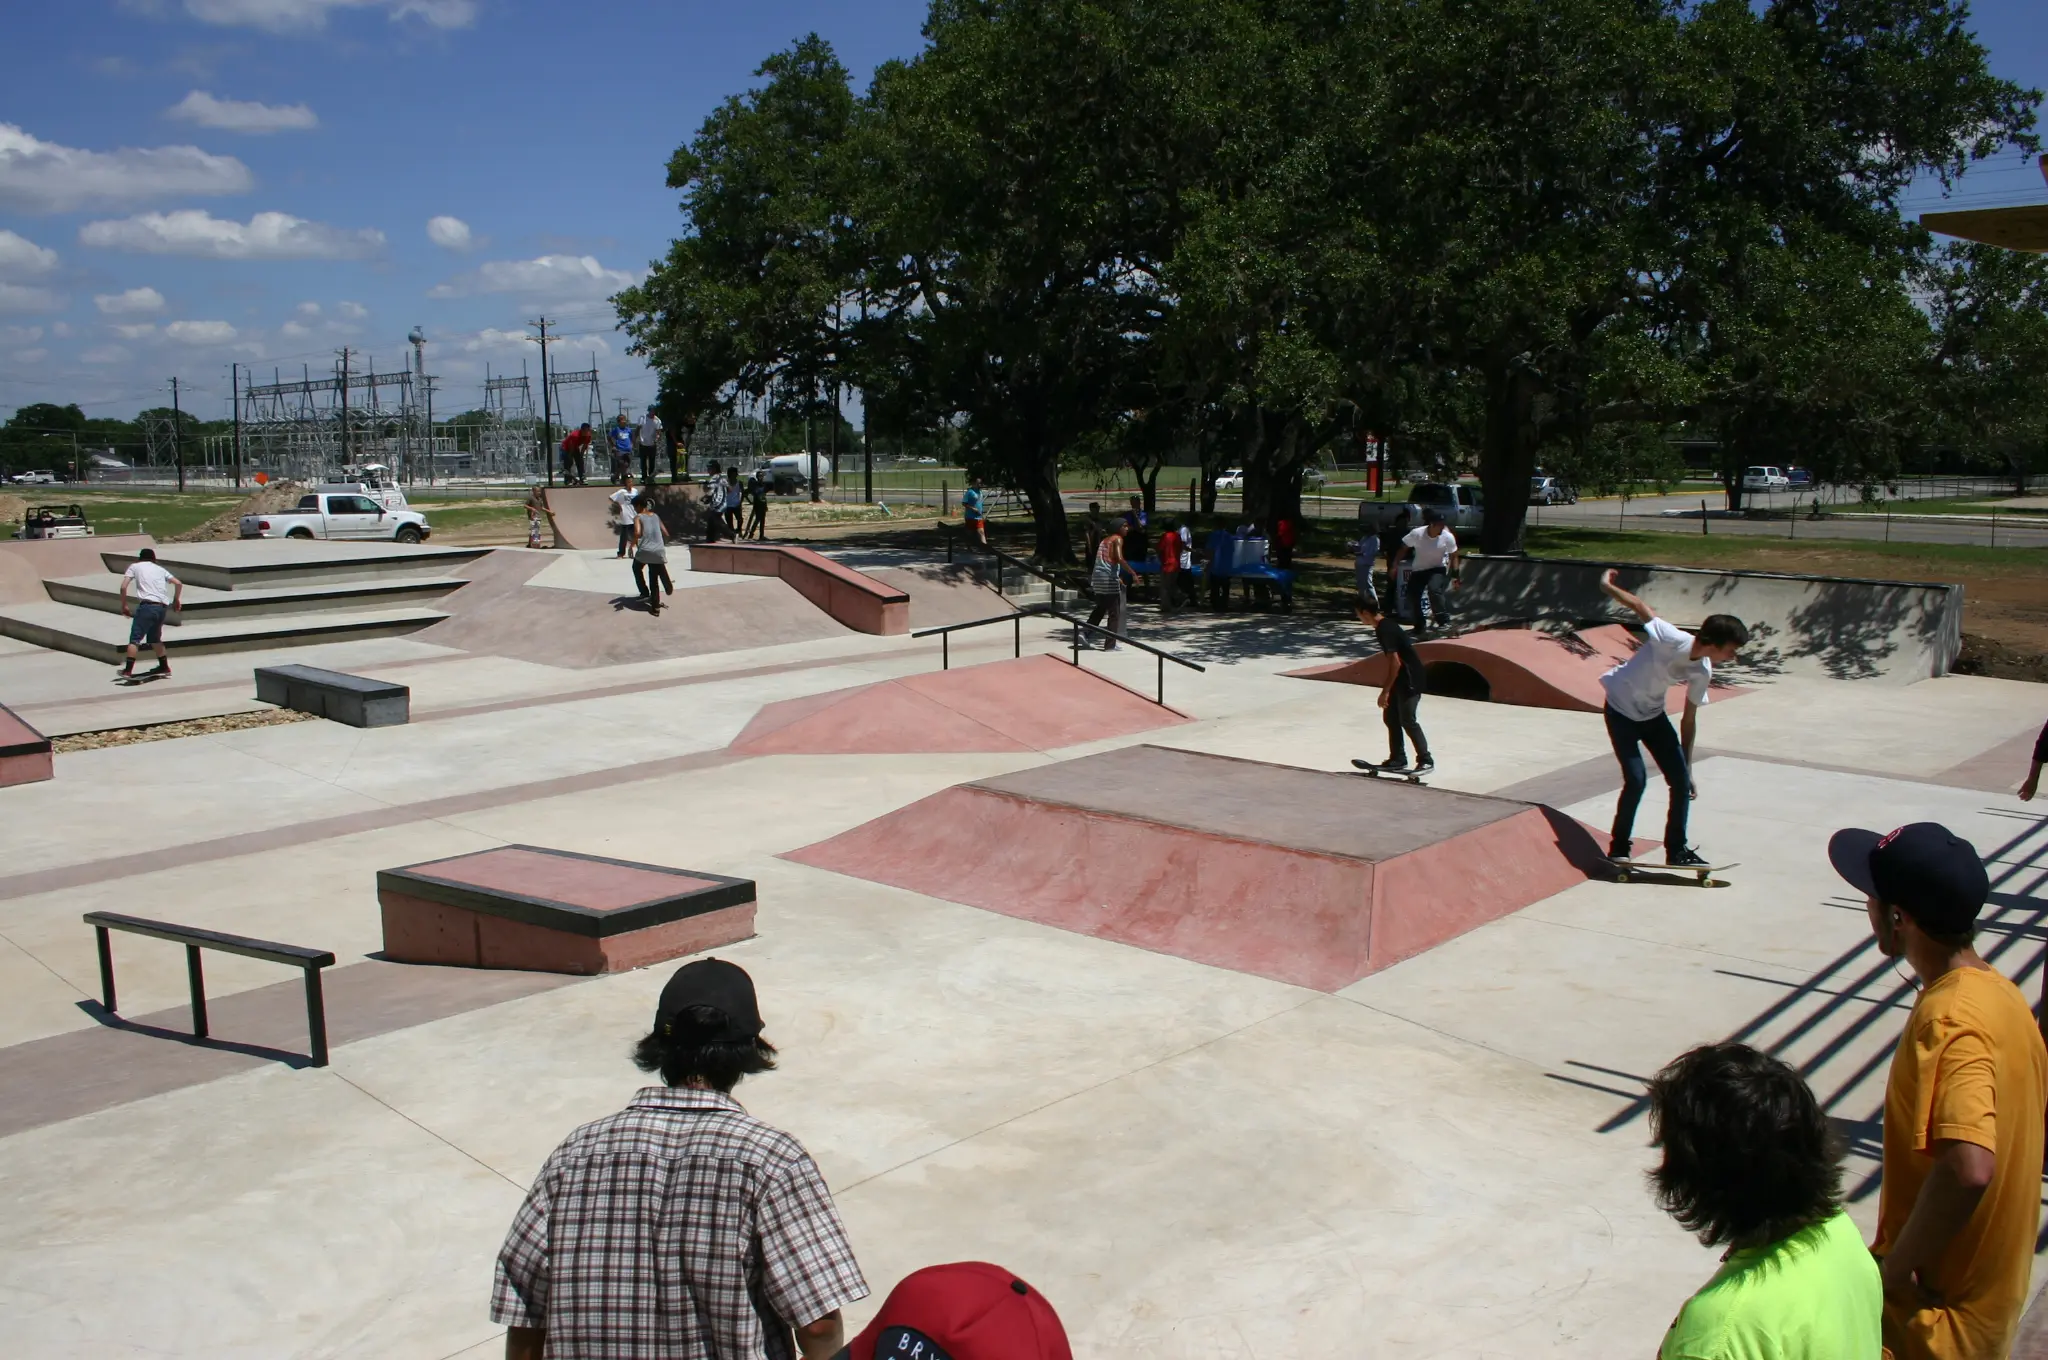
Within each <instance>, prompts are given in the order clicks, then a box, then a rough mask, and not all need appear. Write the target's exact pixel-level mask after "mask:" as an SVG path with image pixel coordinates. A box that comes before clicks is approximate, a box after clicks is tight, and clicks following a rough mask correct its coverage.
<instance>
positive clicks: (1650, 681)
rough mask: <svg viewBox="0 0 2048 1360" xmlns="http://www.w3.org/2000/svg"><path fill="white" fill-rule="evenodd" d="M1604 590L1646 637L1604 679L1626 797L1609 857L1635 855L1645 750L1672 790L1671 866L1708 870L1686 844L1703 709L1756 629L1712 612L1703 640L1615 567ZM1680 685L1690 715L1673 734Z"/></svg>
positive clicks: (1619, 802)
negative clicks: (1722, 671)
mask: <svg viewBox="0 0 2048 1360" xmlns="http://www.w3.org/2000/svg"><path fill="white" fill-rule="evenodd" d="M1600 588H1601V589H1602V590H1604V591H1606V592H1607V594H1608V597H1609V598H1611V599H1613V600H1614V601H1615V602H1616V603H1618V604H1621V605H1623V606H1624V607H1626V608H1628V609H1631V610H1633V611H1635V615H1636V617H1637V618H1639V619H1641V620H1642V621H1643V639H1642V642H1641V644H1640V645H1639V646H1637V648H1636V651H1635V655H1633V656H1631V657H1630V658H1629V659H1628V660H1626V661H1624V662H1622V663H1621V664H1620V665H1619V666H1616V667H1615V668H1614V669H1613V670H1610V671H1608V672H1607V673H1606V674H1605V675H1603V676H1601V677H1600V686H1601V688H1602V689H1604V690H1606V691H1607V705H1606V710H1605V713H1606V718H1607V739H1608V741H1609V742H1610V743H1612V744H1613V746H1614V758H1615V759H1616V760H1618V761H1620V762H1621V796H1620V797H1619V798H1618V799H1616V800H1615V804H1614V830H1613V834H1612V836H1611V837H1610V838H1609V841H1608V848H1607V855H1608V858H1610V859H1614V860H1627V859H1629V858H1630V854H1629V851H1630V847H1631V846H1633V845H1634V843H1635V839H1634V838H1635V824H1636V807H1637V805H1638V804H1640V803H1641V802H1642V801H1643V790H1644V789H1646V788H1647V787H1649V783H1650V776H1649V772H1648V771H1647V770H1645V769H1644V768H1643V753H1642V748H1643V747H1645V746H1647V747H1649V748H1650V755H1651V757H1652V758H1653V759H1654V760H1656V762H1657V768H1658V769H1659V770H1661V771H1663V773H1664V783H1665V784H1666V785H1667V786H1668V787H1669V788H1670V790H1671V803H1670V807H1669V808H1668V809H1667V810H1666V812H1665V817H1664V862H1665V863H1666V864H1670V865H1675V866H1677V867H1680V868H1687V869H1690V868H1696V867H1700V866H1704V865H1705V864H1706V861H1705V860H1704V859H1702V858H1700V856H1699V854H1698V853H1697V852H1696V851H1694V850H1693V849H1691V848H1690V847H1689V846H1687V845H1686V843H1685V823H1686V815H1687V813H1688V811H1689V808H1690V804H1691V802H1692V798H1693V794H1694V792H1695V790H1694V789H1693V783H1692V739H1693V735H1694V733H1695V732H1696V731H1697V730H1698V721H1699V710H1700V705H1702V704H1704V703H1706V702H1707V689H1708V687H1709V685H1710V684H1711V683H1712V681H1713V678H1714V667H1715V666H1716V665H1717V664H1718V665H1723V666H1725V665H1727V664H1728V663H1729V662H1730V661H1733V660H1734V659H1735V653H1736V652H1738V651H1740V650H1741V649H1742V648H1743V646H1744V645H1746V644H1747V643H1748V642H1749V629H1748V628H1747V627H1745V626H1744V624H1743V622H1742V620H1741V619H1738V618H1736V617H1735V616H1734V615H1732V614H1710V615H1708V616H1707V621H1706V622H1705V623H1703V624H1701V625H1700V631H1699V635H1698V636H1697V637H1695V636H1694V635H1693V634H1691V633H1687V632H1683V631H1681V630H1679V629H1677V628H1674V627H1672V626H1671V625H1670V624H1668V623H1666V622H1665V621H1664V620H1663V619H1660V618H1658V617H1657V611H1656V610H1654V609H1652V608H1650V606H1648V605H1647V604H1644V603H1643V602H1642V600H1641V599H1639V598H1638V597H1637V596H1634V595H1631V594H1630V593H1629V592H1628V591H1626V590H1623V589H1622V588H1621V587H1620V586H1618V585H1616V584H1615V583H1614V568H1612V567H1609V568H1608V569H1607V571H1606V573H1605V574H1603V575H1602V576H1601V578H1600ZM1679 684H1682V685H1684V686H1685V687H1686V690H1685V717H1684V718H1683V719H1682V720H1681V721H1680V723H1679V727H1678V731H1676V732H1673V731H1672V730H1671V715H1670V714H1669V713H1667V712H1666V711H1665V702H1666V699H1667V697H1668V696H1669V695H1670V693H1671V687H1672V686H1673V685H1679Z"/></svg>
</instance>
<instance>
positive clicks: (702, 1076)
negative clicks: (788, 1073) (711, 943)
mask: <svg viewBox="0 0 2048 1360" xmlns="http://www.w3.org/2000/svg"><path fill="white" fill-rule="evenodd" d="M761 1030H762V1024H761V1013H760V1009H759V1006H758V1003H757V1001H756V999H755V996H754V984H753V980H752V979H751V978H749V977H748V976H747V974H746V972H745V970H743V969H741V968H740V967H738V966H737V965H735V964H731V963H727V962H725V961H724V960H721V959H699V960H697V961H696V962H694V963H689V964H685V965H684V966H683V967H681V968H679V969H677V970H676V973H675V975H674V976H673V977H671V978H670V979H669V981H668V985H667V986H666V987H664V988H663V989H662V992H661V1000H660V1002H659V1004H658V1005H657V1007H656V1009H655V1017H654V1029H653V1031H652V1032H651V1033H650V1034H648V1035H647V1037H646V1038H644V1039H642V1040H641V1041H640V1043H639V1045H638V1047H637V1049H636V1050H635V1052H634V1055H633V1060H634V1062H635V1064H636V1065H638V1066H639V1068H640V1069H641V1070H642V1071H643V1072H654V1071H658V1072H660V1073H661V1078H662V1081H663V1083H664V1085H661V1086H649V1087H644V1088H642V1089H641V1091H640V1092H639V1094H637V1095H635V1096H634V1097H633V1099H632V1101H631V1103H629V1104H628V1105H627V1106H626V1108H625V1109H624V1110H622V1111H620V1112H619V1113H618V1114H615V1115H611V1116H608V1117H607V1118H604V1119H600V1120H598V1121H596V1122H595V1123H592V1124H585V1125H584V1126H583V1127H582V1128H580V1129H577V1130H576V1131H575V1132H574V1133H572V1134H570V1135H569V1137H568V1138H566V1139H564V1140H563V1142H562V1144H561V1146H559V1147H557V1148H556V1149H555V1150H554V1152H553V1153H551V1154H550V1155H549V1156H548V1159H547V1161H546V1163H545V1164H543V1165H542V1167H541V1170H540V1175H539V1176H537V1177H536V1178H535V1180H534V1183H533V1188H532V1190H530V1191H529V1192H528V1193H527V1196H526V1201H525V1203H524V1204H522V1205H521V1206H520V1208H519V1212H518V1213H517V1215H515V1216H514V1218H513V1220H512V1228H511V1231H510V1232H509V1233H508V1234H507V1235H506V1238H505V1245H504V1247H503V1248H502V1249H501V1250H500V1251H499V1253H498V1265H497V1272H496V1278H495V1281H494V1286H493V1289H492V1293H491V1320H492V1321H494V1322H497V1323H501V1324H504V1325H506V1326H508V1327H509V1328H510V1329H511V1330H510V1331H509V1332H508V1334H507V1335H506V1337H505V1354H506V1356H507V1358H508V1360H541V1358H542V1357H543V1356H544V1355H546V1356H562V1357H567V1356H632V1357H634V1360H741V1358H742V1357H744V1358H745V1360H757V1357H766V1360H796V1356H797V1354H798V1352H799V1350H800V1351H801V1354H802V1356H803V1357H804V1360H826V1357H829V1356H831V1355H832V1354H833V1353H834V1352H835V1351H837V1350H838V1349H839V1348H840V1347H841V1346H842V1345H843V1344H844V1343H845V1324H844V1322H843V1320H842V1318H841V1315H840V1309H841V1308H843V1307H844V1306H845V1305H847V1304H849V1303H852V1302H854V1301H856V1300H858V1299H862V1298H865V1297H867V1293H868V1286H867V1282H866V1281H865V1280H864V1279H862V1278H861V1273H860V1267H859V1266H858V1265H857V1264H856V1263H855V1261H854V1258H853V1251H852V1248H851V1247H849V1246H848V1244H847V1241H846V1230H845V1228H844V1227H842V1226H841V1224H840V1221H839V1214H838V1212H837V1210H835V1209H834V1208H833V1205H832V1196H831V1192H830V1191H828V1190H827V1189H826V1187H825V1181H824V1178H823V1177H822V1176H820V1175H819V1174H818V1168H817V1166H816V1164H815V1163H813V1162H812V1161H811V1158H810V1155H809V1154H808V1153H806V1152H805V1151H804V1149H803V1145H802V1144H800V1143H798V1142H797V1140H796V1139H794V1138H792V1137H790V1136H789V1135H788V1134H786V1133H783V1132H782V1131H781V1130H779V1129H776V1128H773V1127H771V1126H769V1125H768V1124H765V1123H763V1122H762V1121H761V1120H759V1119H756V1118H754V1117H753V1116H752V1115H750V1114H748V1113H747V1112H746V1110H744V1109H743V1108H741V1106H740V1104H739V1102H738V1101H736V1100H734V1099H733V1098H732V1088H733V1087H734V1086H735V1085H737V1084H738V1082H739V1081H740V1079H741V1078H742V1077H745V1076H746V1075H748V1074H750V1073H754V1072H766V1071H769V1070H771V1069H772V1068H773V1067H774V1066H775V1046H774V1045H773V1044H770V1043H769V1042H768V1041H767V1040H766V1039H764V1038H762V1037H761ZM792 1332H794V1334H795V1335H794V1341H795V1347H794V1348H793V1347H792V1345H791V1341H792V1336H791V1333H792Z"/></svg>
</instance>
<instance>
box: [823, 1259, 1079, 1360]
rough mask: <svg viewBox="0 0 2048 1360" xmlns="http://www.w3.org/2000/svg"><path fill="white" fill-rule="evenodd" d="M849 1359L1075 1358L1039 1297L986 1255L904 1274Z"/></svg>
mask: <svg viewBox="0 0 2048 1360" xmlns="http://www.w3.org/2000/svg"><path fill="white" fill-rule="evenodd" d="M841 1354H843V1355H845V1356H847V1357H848V1360H1074V1352H1073V1350H1072V1349H1071V1348H1070V1347H1069V1346H1068V1345H1067V1332H1066V1329H1065V1328H1064V1327H1062V1326H1060V1319H1059V1314H1057V1313H1055V1312H1053V1310H1052V1305H1051V1304H1049V1303H1047V1302H1046V1301H1045V1296H1044V1295H1043V1294H1041V1293H1039V1292H1038V1291H1037V1290H1036V1289H1033V1288H1032V1287H1031V1286H1030V1285H1028V1284H1026V1283H1024V1281H1022V1280H1020V1279H1018V1278H1017V1277H1016V1276H1015V1275H1012V1274H1011V1273H1010V1272H1009V1271H1007V1270H1004V1269H1003V1268H1002V1267H1001V1266H992V1265H990V1264H989V1263H988V1262H986V1261H959V1262H955V1263H954V1264H952V1265H943V1266H926V1267H925V1268H924V1269H923V1270H920V1271H916V1272H914V1273H913V1274H910V1275H906V1276H904V1277H903V1280H902V1282H901V1283H900V1284H898V1285H897V1286H896V1287H895V1288H894V1289H892V1290H890V1291H889V1297H888V1298H887V1299H886V1300H884V1301H883V1303H882V1310H881V1311H880V1312H879V1313H877V1314H875V1320H874V1321H873V1322H870V1323H869V1324H868V1325H867V1329H866V1330H865V1331H863V1332H862V1333H861V1334H860V1335H859V1336H857V1337H855V1338H854V1339H853V1344H851V1345H850V1346H848V1347H847V1348H846V1350H845V1351H843V1352H841Z"/></svg>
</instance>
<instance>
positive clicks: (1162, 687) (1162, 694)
mask: <svg viewBox="0 0 2048 1360" xmlns="http://www.w3.org/2000/svg"><path fill="white" fill-rule="evenodd" d="M1153 660H1155V661H1157V662H1158V663H1159V706H1160V707H1161V708H1165V707H1166V658H1165V657H1163V656H1161V657H1154V658H1153Z"/></svg>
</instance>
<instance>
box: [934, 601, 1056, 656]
mask: <svg viewBox="0 0 2048 1360" xmlns="http://www.w3.org/2000/svg"><path fill="white" fill-rule="evenodd" d="M1044 612H1045V611H1043V610H1040V611H1038V612H1037V615H1036V616H1042V615H1043V614H1044ZM1025 617H1026V616H1025V614H1024V612H1023V611H1022V610H1019V611H1018V612H1017V613H1014V614H991V615H990V616H989V617H987V618H985V619H969V620H968V621H967V622H965V623H949V624H946V625H944V626H943V627H939V628H920V629H918V630H917V631H916V632H915V633H912V634H911V636H912V637H914V638H928V637H936V638H938V640H939V669H940V670H942V671H949V670H951V669H953V634H955V633H958V632H960V631H961V630H963V629H967V628H983V627H986V626H987V625H989V624H992V623H1007V624H1010V625H1012V631H1013V636H1012V639H1011V652H1010V655H1011V656H1013V657H1020V656H1022V655H1024V619H1025Z"/></svg>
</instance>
